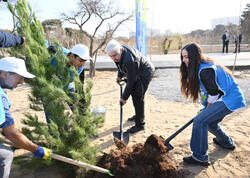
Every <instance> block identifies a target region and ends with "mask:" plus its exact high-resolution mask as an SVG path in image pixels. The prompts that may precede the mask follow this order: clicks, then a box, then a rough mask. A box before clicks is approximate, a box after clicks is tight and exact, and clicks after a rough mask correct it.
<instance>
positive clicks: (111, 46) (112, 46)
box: [106, 39, 122, 54]
mask: <svg viewBox="0 0 250 178" xmlns="http://www.w3.org/2000/svg"><path fill="white" fill-rule="evenodd" d="M121 48H122V45H121V44H120V43H119V42H118V41H116V40H114V39H112V40H111V41H109V42H108V44H107V47H106V52H107V53H108V54H110V53H112V52H113V51H116V52H118V53H119V52H120V49H121Z"/></svg>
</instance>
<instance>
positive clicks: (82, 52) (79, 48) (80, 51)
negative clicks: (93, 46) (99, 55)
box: [70, 44, 91, 60]
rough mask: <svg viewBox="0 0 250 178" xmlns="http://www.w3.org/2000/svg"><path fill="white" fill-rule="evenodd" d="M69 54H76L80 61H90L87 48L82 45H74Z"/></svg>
mask: <svg viewBox="0 0 250 178" xmlns="http://www.w3.org/2000/svg"><path fill="white" fill-rule="evenodd" d="M70 52H71V53H73V54H76V55H77V56H79V57H80V58H82V59H85V60H87V59H89V60H91V57H90V56H89V48H88V47H87V46H85V45H83V44H77V45H75V46H74V47H73V48H72V49H71V50H70Z"/></svg>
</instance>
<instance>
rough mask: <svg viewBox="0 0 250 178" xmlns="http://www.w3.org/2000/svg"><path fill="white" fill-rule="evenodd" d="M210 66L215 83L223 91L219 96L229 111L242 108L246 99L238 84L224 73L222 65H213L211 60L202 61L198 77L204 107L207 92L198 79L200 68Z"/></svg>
mask: <svg viewBox="0 0 250 178" xmlns="http://www.w3.org/2000/svg"><path fill="white" fill-rule="evenodd" d="M206 68H211V69H213V70H214V71H215V79H216V84H217V86H218V88H219V90H221V91H222V92H223V95H222V96H221V100H222V101H223V102H224V104H225V105H226V106H227V108H228V109H229V110H231V111H235V110H237V109H240V108H243V107H245V106H246V101H245V98H244V95H243V93H242V91H241V89H240V87H239V85H238V84H237V83H236V82H235V80H234V79H233V77H232V76H231V75H229V74H228V73H226V72H225V71H224V70H223V68H222V67H220V66H217V65H215V64H214V63H212V62H203V63H202V64H201V65H200V68H199V72H198V77H199V82H200V94H201V100H202V104H203V105H204V106H205V107H206V106H207V103H208V102H207V96H208V93H207V91H206V89H205V87H204V85H203V84H202V81H201V79H200V72H201V70H202V69H206Z"/></svg>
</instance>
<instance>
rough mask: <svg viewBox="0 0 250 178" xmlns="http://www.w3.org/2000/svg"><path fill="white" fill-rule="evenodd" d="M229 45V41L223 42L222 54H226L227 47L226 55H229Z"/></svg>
mask: <svg viewBox="0 0 250 178" xmlns="http://www.w3.org/2000/svg"><path fill="white" fill-rule="evenodd" d="M228 44H229V41H225V42H223V47H222V52H223V53H224V49H225V47H226V53H228Z"/></svg>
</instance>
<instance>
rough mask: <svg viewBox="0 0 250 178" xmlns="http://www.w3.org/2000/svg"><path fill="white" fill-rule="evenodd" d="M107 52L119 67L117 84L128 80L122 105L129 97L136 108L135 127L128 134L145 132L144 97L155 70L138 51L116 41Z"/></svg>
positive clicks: (110, 43)
mask: <svg viewBox="0 0 250 178" xmlns="http://www.w3.org/2000/svg"><path fill="white" fill-rule="evenodd" d="M106 52H107V54H108V55H109V57H110V58H111V59H112V60H113V61H114V62H115V64H116V66H117V69H118V76H117V79H116V82H117V83H118V84H119V83H120V81H121V79H122V78H123V77H125V78H127V85H126V87H125V89H124V92H123V94H122V97H121V100H120V103H122V105H124V104H126V102H127V99H128V98H129V96H130V95H131V96H132V100H133V105H134V108H135V116H133V117H132V118H134V121H135V126H133V127H131V128H129V129H128V130H127V132H129V133H136V132H138V131H141V130H144V129H145V127H144V125H145V112H144V96H145V93H146V91H147V89H148V85H149V83H150V81H151V79H152V77H153V73H154V70H155V68H154V66H153V64H152V63H151V62H150V61H149V60H147V58H146V57H145V56H143V55H142V54H141V53H140V52H139V51H138V50H137V49H135V48H133V47H129V46H126V45H121V44H120V43H119V42H118V41H116V40H111V41H110V42H109V43H108V44H107V47H106ZM129 120H132V119H129Z"/></svg>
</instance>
